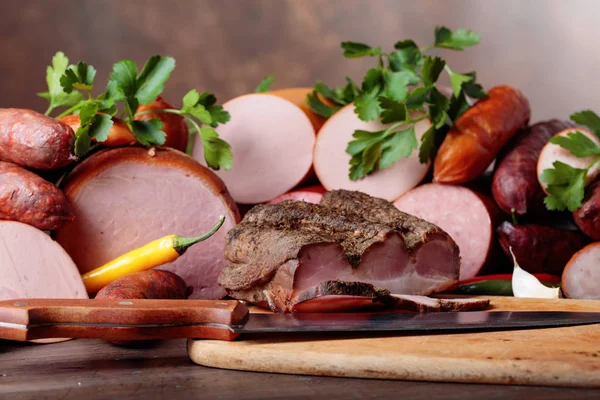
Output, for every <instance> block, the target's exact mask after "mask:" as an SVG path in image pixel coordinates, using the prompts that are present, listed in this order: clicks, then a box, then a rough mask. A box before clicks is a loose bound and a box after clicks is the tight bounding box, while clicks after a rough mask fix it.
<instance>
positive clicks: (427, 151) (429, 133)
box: [419, 125, 437, 164]
mask: <svg viewBox="0 0 600 400" xmlns="http://www.w3.org/2000/svg"><path fill="white" fill-rule="evenodd" d="M436 152H437V148H436V143H435V127H434V126H433V125H431V126H430V127H429V129H427V130H426V131H425V133H424V134H423V136H421V148H420V149H419V161H420V162H421V164H426V163H428V162H429V161H433V159H434V158H435V154H436Z"/></svg>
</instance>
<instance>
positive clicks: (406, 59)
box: [389, 40, 423, 72]
mask: <svg viewBox="0 0 600 400" xmlns="http://www.w3.org/2000/svg"><path fill="white" fill-rule="evenodd" d="M394 47H395V48H396V49H398V51H394V52H392V53H391V54H390V56H389V62H390V68H391V69H392V71H403V70H409V71H413V72H414V71H416V70H417V68H418V67H420V66H421V65H422V64H423V55H422V54H421V50H419V47H418V46H417V44H416V43H415V42H413V41H412V40H403V41H401V42H397V43H396V44H395V45H394Z"/></svg>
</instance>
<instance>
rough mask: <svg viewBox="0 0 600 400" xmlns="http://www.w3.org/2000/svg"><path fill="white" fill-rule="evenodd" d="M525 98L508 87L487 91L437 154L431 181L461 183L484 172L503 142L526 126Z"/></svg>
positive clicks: (469, 110)
mask: <svg viewBox="0 0 600 400" xmlns="http://www.w3.org/2000/svg"><path fill="white" fill-rule="evenodd" d="M530 114H531V110H530V109H529V102H528V101H527V98H525V96H524V95H523V93H521V92H520V91H519V90H517V89H515V88H512V87H510V86H506V85H504V86H496V87H493V88H492V89H490V91H489V92H488V97H487V98H485V99H481V100H479V101H478V102H476V103H475V104H474V105H473V106H472V107H471V108H469V109H468V110H467V111H465V113H464V114H463V115H461V116H460V117H459V118H458V119H457V120H456V121H455V122H454V126H453V127H452V128H451V129H450V131H449V132H448V134H447V135H446V138H445V139H444V141H443V142H442V145H441V146H440V148H439V150H438V154H437V156H436V158H435V162H434V165H433V181H434V182H439V183H455V184H456V183H464V182H468V181H471V180H473V179H475V178H477V177H478V176H480V175H481V174H483V173H484V172H485V170H486V169H487V167H488V166H489V165H490V164H491V163H492V161H494V158H495V157H496V155H497V154H498V152H499V151H500V149H501V148H502V146H504V144H505V143H506V142H508V140H509V139H510V138H511V137H512V136H513V135H514V134H515V133H516V132H517V131H518V130H519V129H521V128H522V127H523V126H525V125H527V122H528V121H529V117H530Z"/></svg>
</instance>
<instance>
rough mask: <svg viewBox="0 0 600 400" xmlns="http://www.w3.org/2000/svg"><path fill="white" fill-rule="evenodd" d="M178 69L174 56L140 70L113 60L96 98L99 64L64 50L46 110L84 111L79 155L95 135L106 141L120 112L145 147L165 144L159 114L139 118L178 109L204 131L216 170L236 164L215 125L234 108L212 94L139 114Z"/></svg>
mask: <svg viewBox="0 0 600 400" xmlns="http://www.w3.org/2000/svg"><path fill="white" fill-rule="evenodd" d="M174 69H175V60H174V59H173V58H172V57H162V56H159V55H155V56H152V57H150V58H149V59H148V61H146V63H145V64H144V66H143V67H142V69H141V70H140V71H138V67H137V65H136V63H135V62H134V61H131V60H121V61H119V62H117V63H115V64H114V65H113V69H112V72H111V73H110V77H109V81H108V84H107V86H106V89H105V91H104V92H103V93H101V94H99V95H98V96H96V97H94V96H93V95H92V91H93V89H94V80H95V77H96V69H95V68H94V67H93V66H91V65H87V64H86V63H84V62H79V63H77V64H76V65H72V64H69V59H68V58H67V57H66V56H65V55H64V53H62V52H58V53H56V55H55V56H54V57H53V59H52V65H51V66H49V67H48V68H47V70H46V82H47V84H48V91H47V92H44V93H39V95H40V96H41V97H44V98H46V99H47V100H48V101H49V103H50V104H49V107H48V109H47V110H46V115H50V114H51V113H52V111H53V110H54V109H56V108H59V107H68V109H66V110H65V111H63V112H62V113H60V114H59V115H57V116H56V118H60V117H64V116H67V115H70V114H73V113H79V118H80V121H81V126H80V127H79V129H77V131H76V132H75V154H76V155H77V156H83V155H85V154H86V153H87V152H88V151H89V149H90V145H91V141H92V139H94V140H96V141H97V142H100V143H101V142H104V141H106V140H107V139H108V136H109V133H110V129H111V128H112V126H113V120H112V117H113V116H115V115H117V114H119V112H120V115H121V117H122V118H123V120H124V121H125V123H126V124H127V125H128V126H129V128H130V129H131V131H132V132H133V135H134V136H135V138H136V139H137V141H138V143H140V144H141V145H144V146H154V145H163V144H164V143H165V141H166V134H165V132H163V131H162V128H163V122H162V121H161V120H160V119H159V118H152V119H150V120H148V121H141V120H138V119H136V117H139V116H141V115H144V114H157V113H173V114H178V115H181V116H183V117H185V118H186V120H187V121H188V123H189V125H191V132H192V133H196V132H197V133H198V134H199V135H200V138H201V140H202V144H203V147H204V156H205V159H206V162H207V164H208V166H209V167H211V168H213V169H220V168H223V169H230V168H231V166H232V153H231V147H230V146H229V144H228V143H227V142H225V141H224V140H222V139H220V138H219V135H218V133H217V131H216V130H215V129H214V128H216V127H217V126H218V125H219V124H224V123H226V122H228V121H229V119H230V116H229V113H228V112H226V111H225V110H224V109H223V107H222V106H220V105H217V104H216V102H217V99H216V97H215V96H214V95H213V94H211V93H209V92H204V93H202V94H200V93H198V91H196V90H195V89H193V90H190V91H189V92H188V93H187V94H186V95H185V96H184V97H183V99H182V104H183V105H182V107H181V109H179V110H171V109H161V110H148V111H145V112H140V113H136V111H137V109H138V106H139V105H140V104H150V103H152V102H153V101H155V100H156V98H157V97H158V96H159V95H160V94H161V93H162V92H163V90H164V86H165V83H166V82H167V80H168V79H169V77H170V75H171V73H172V72H173V70H174Z"/></svg>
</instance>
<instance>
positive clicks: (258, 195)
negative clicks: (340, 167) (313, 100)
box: [193, 93, 315, 204]
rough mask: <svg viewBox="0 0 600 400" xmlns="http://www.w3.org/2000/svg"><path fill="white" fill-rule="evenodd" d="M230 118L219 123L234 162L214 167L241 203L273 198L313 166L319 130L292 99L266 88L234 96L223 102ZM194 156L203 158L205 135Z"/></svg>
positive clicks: (198, 142) (292, 185)
mask: <svg viewBox="0 0 600 400" xmlns="http://www.w3.org/2000/svg"><path fill="white" fill-rule="evenodd" d="M223 107H224V108H225V110H227V111H228V112H229V113H230V114H231V120H230V121H229V122H228V123H227V124H225V125H220V126H219V127H218V128H217V131H218V132H219V135H220V137H221V138H222V139H223V140H225V141H226V142H228V143H229V144H230V145H231V149H232V152H233V167H232V168H231V169H230V170H229V171H224V170H219V171H215V173H216V174H217V175H218V176H219V177H220V178H221V179H223V181H224V182H225V184H226V185H227V188H228V189H229V192H230V193H231V196H232V197H233V198H234V199H235V201H236V202H238V203H242V204H257V203H263V202H265V201H269V200H271V199H273V198H275V197H277V196H279V195H281V194H283V193H286V192H287V191H289V190H291V189H292V188H294V187H295V186H296V185H297V184H298V183H300V181H302V180H303V179H304V177H305V176H306V175H307V174H308V172H309V171H310V167H311V165H312V151H313V147H314V143H315V131H314V129H313V127H312V125H311V123H310V120H309V119H308V117H307V116H306V114H305V113H304V112H303V111H302V110H301V109H300V108H299V107H297V106H296V105H294V104H293V103H291V102H289V101H287V100H285V99H282V98H280V97H277V96H273V95H270V94H263V93H255V94H248V95H244V96H240V97H236V98H235V99H233V100H230V101H228V102H226V103H225V104H223ZM193 156H194V158H196V159H197V160H198V161H199V162H200V163H202V164H204V163H205V161H204V149H203V146H202V141H201V140H196V141H195V143H194V151H193Z"/></svg>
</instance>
